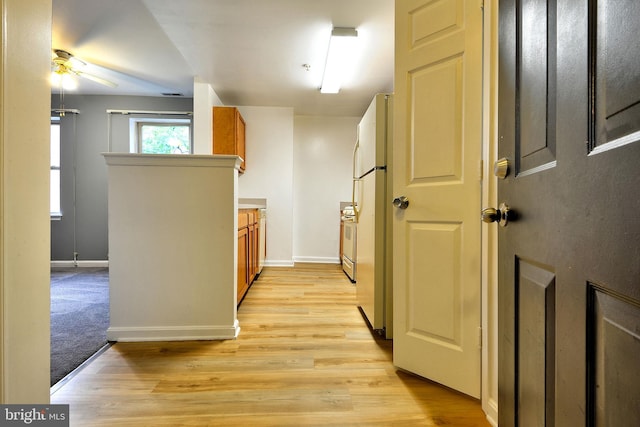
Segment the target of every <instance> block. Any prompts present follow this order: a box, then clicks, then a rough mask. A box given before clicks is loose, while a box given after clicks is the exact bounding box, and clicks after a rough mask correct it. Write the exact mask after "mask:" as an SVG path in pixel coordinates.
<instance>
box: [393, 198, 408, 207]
mask: <svg viewBox="0 0 640 427" xmlns="http://www.w3.org/2000/svg"><path fill="white" fill-rule="evenodd" d="M393 206H394V207H396V208H398V209H407V208H408V207H409V199H407V198H406V197H405V196H400V197H396V198H395V199H393Z"/></svg>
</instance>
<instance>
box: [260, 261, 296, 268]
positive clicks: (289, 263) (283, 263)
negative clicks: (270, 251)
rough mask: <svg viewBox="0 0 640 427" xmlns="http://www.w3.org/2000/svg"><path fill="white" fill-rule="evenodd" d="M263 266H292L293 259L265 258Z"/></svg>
mask: <svg viewBox="0 0 640 427" xmlns="http://www.w3.org/2000/svg"><path fill="white" fill-rule="evenodd" d="M264 266H265V267H293V260H289V261H287V260H265V261H264Z"/></svg>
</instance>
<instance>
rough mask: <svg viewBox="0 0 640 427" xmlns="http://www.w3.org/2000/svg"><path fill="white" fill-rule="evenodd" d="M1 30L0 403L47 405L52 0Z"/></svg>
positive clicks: (5, 20) (8, 20) (32, 1)
mask: <svg viewBox="0 0 640 427" xmlns="http://www.w3.org/2000/svg"><path fill="white" fill-rule="evenodd" d="M0 25H2V26H3V28H2V29H1V30H2V34H3V38H2V45H1V47H0V49H1V52H0V53H1V54H2V58H3V61H2V67H1V70H0V99H1V101H0V129H1V132H0V371H1V374H0V375H1V377H0V386H1V387H0V402H2V403H48V402H49V378H50V374H49V352H50V349H49V310H50V309H49V251H50V244H49V242H50V238H49V235H50V231H49V230H50V220H49V144H50V142H49V138H50V135H49V132H50V131H49V127H50V125H49V117H50V116H49V114H50V112H49V110H50V108H51V107H50V88H49V82H48V75H49V70H50V62H51V0H2V24H0ZM5 58H7V60H5Z"/></svg>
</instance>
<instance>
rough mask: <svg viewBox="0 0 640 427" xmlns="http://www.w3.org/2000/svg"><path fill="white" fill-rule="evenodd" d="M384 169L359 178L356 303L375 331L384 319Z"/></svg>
mask: <svg viewBox="0 0 640 427" xmlns="http://www.w3.org/2000/svg"><path fill="white" fill-rule="evenodd" d="M385 182H386V172H385V171H384V170H375V171H374V172H372V173H369V174H367V175H365V176H364V177H363V178H361V179H360V183H361V190H362V192H361V195H360V214H359V218H358V233H357V248H358V259H357V263H358V281H357V284H356V296H357V299H358V305H359V306H360V308H361V309H362V311H363V312H364V314H365V316H366V317H367V320H368V321H369V323H370V324H371V327H372V328H373V329H374V330H383V329H384V328H385V325H386V319H385V307H386V305H385V304H386V301H385V298H386V297H385V248H386V241H385V240H386V233H385V221H386V213H385V208H384V204H385V203H384V202H385V200H386V194H385V193H386V191H385V188H386V186H385Z"/></svg>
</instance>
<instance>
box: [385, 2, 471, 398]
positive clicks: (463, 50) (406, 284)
mask: <svg viewBox="0 0 640 427" xmlns="http://www.w3.org/2000/svg"><path fill="white" fill-rule="evenodd" d="M395 49H396V54H395V55H396V58H395V62H396V64H395V96H396V100H395V102H394V144H393V145H394V151H393V158H394V160H393V162H394V163H393V165H394V167H393V190H394V192H393V197H400V196H406V197H407V198H408V200H409V205H408V206H407V207H406V209H402V208H396V209H395V210H394V213H393V217H394V218H393V236H394V255H393V261H394V281H393V283H394V296H393V298H394V313H395V315H394V341H395V342H394V363H395V364H396V366H398V367H400V368H402V369H406V370H408V371H411V372H414V373H416V374H418V375H421V376H423V377H426V378H429V379H431V380H434V381H436V382H439V383H441V384H444V385H446V386H449V387H451V388H454V389H456V390H459V391H461V392H463V393H466V394H468V395H471V396H474V397H480V374H481V371H480V367H481V363H480V362H481V334H480V322H481V319H480V307H481V305H480V295H481V293H480V285H481V271H480V266H481V262H480V261H481V257H480V249H481V245H480V231H481V222H480V217H479V216H480V215H479V212H480V210H481V173H480V171H481V153H482V140H481V139H482V122H481V119H482V85H481V83H482V9H481V6H480V2H478V1H477V0H462V1H460V0H435V1H434V0H408V1H397V2H396V46H395Z"/></svg>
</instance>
